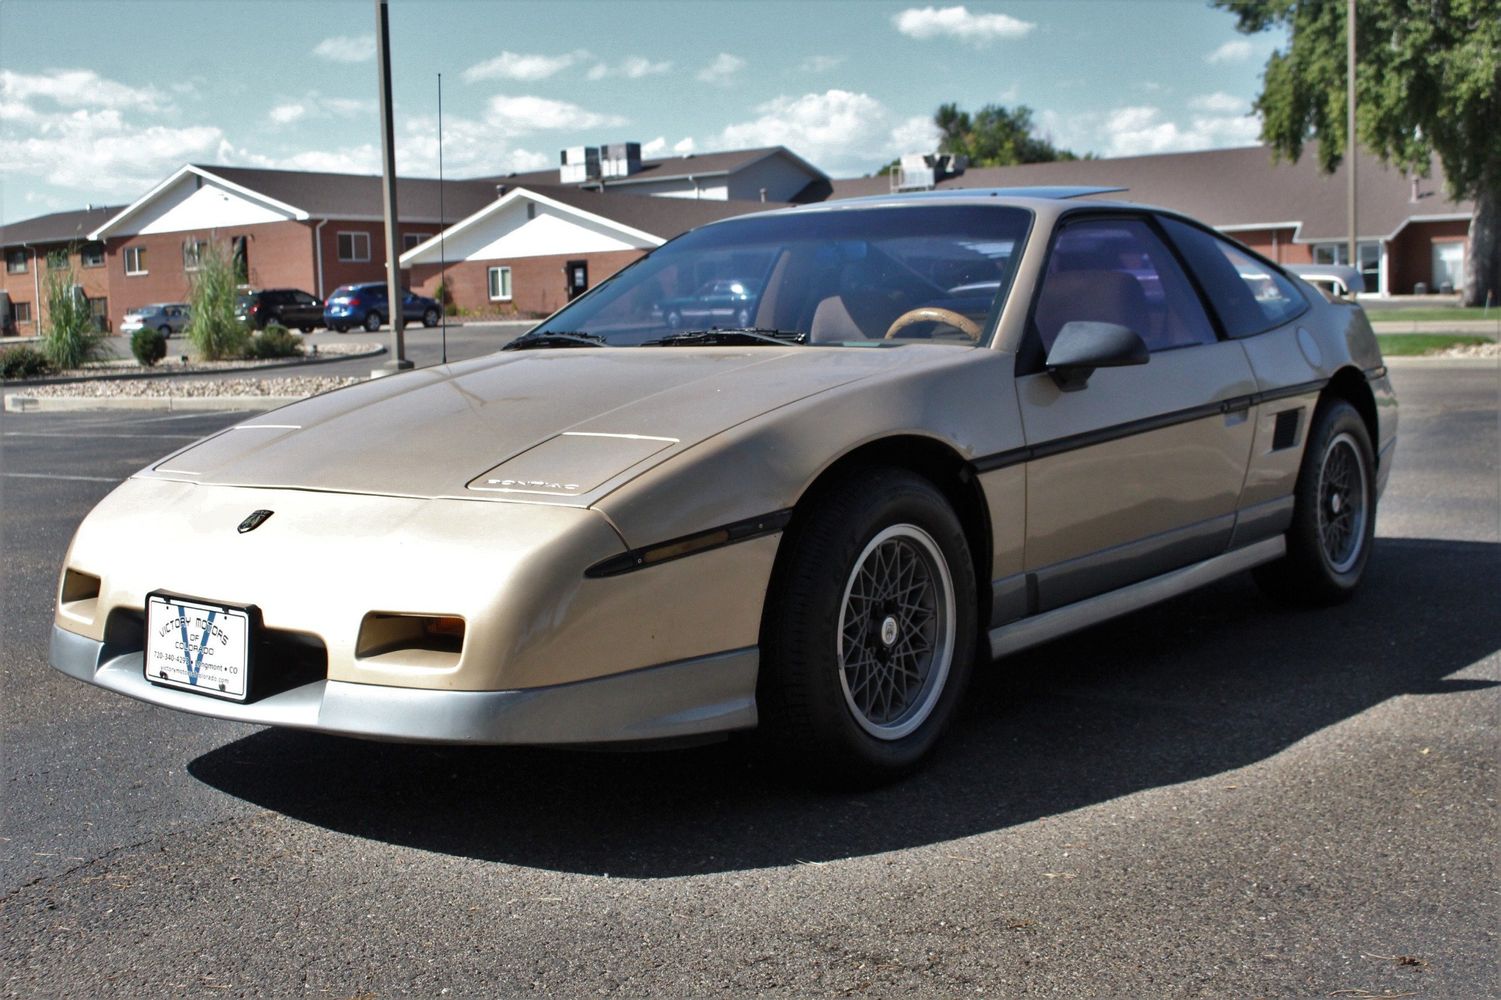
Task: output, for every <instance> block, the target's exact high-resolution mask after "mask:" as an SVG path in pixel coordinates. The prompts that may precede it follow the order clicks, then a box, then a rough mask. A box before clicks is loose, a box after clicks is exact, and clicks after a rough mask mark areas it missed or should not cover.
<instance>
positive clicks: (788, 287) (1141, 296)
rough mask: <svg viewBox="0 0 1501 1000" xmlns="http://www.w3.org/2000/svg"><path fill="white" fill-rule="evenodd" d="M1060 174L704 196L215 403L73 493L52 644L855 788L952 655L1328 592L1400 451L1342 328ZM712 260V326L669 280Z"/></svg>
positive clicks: (1310, 297)
mask: <svg viewBox="0 0 1501 1000" xmlns="http://www.w3.org/2000/svg"><path fill="white" fill-rule="evenodd" d="M1098 194H1099V192H1098V191H1089V190H1074V191H1068V190H1048V191H1013V192H1002V191H987V190H979V191H965V192H959V193H957V194H956V195H941V194H935V195H927V196H921V195H919V196H897V197H882V198H875V199H864V200H855V201H848V202H833V203H826V204H822V205H818V206H812V207H805V208H797V209H790V210H785V211H778V212H771V213H767V214H762V215H754V216H748V217H740V218H736V219H731V220H727V221H724V222H720V223H716V224H713V225H710V226H706V227H704V228H702V229H698V230H695V231H693V232H691V233H688V234H686V235H684V236H682V237H680V238H678V239H676V240H673V241H672V242H670V243H668V244H667V245H665V246H663V247H662V248H660V249H658V250H657V251H655V252H653V253H652V254H650V255H649V256H647V257H645V258H644V259H642V260H641V261H639V262H637V263H636V264H634V265H633V266H631V267H629V268H627V269H625V270H624V271H622V272H620V273H619V274H617V275H616V276H615V277H613V278H612V279H610V280H608V281H606V282H605V283H603V284H601V285H600V286H599V287H597V288H596V289H594V290H593V291H592V292H590V293H589V294H587V295H585V296H583V297H581V298H579V299H578V300H576V301H575V302H573V303H572V304H570V305H569V306H568V307H566V308H565V309H563V310H562V311H561V312H559V313H557V314H555V315H554V316H552V317H551V318H550V319H548V320H546V321H545V322H543V323H541V324H540V325H539V326H537V327H536V328H535V329H534V330H533V331H532V332H530V333H528V334H526V335H524V336H522V337H520V338H519V339H517V340H516V341H514V342H513V343H511V344H510V345H509V346H508V348H507V349H506V350H503V351H501V352H499V353H497V354H494V355H492V356H488V357H483V358H479V359H477V360H472V361H467V362H463V363H459V364H452V365H447V366H443V367H437V368H429V369H424V370H419V371H415V372H410V373H406V374H401V375H395V376H391V377H388V378H383V379H378V380H375V381H372V382H369V383H366V384H362V385H358V386H354V387H351V388H347V389H342V390H339V391H337V392H333V393H329V394H327V395H323V396H318V397H315V398H312V399H308V400H306V401H303V402H300V403H296V404H293V405H291V406H287V407H284V408H282V409H279V410H276V411H273V412H269V413H264V414H261V415H259V416H256V417H253V418H251V419H249V420H246V421H245V422H243V423H241V424H238V425H236V426H234V427H231V428H229V429H227V430H225V431H223V432H221V433H219V434H215V435H213V436H211V437H209V438H206V439H204V440H202V441H200V442H198V443H196V444H193V445H191V446H189V447H187V448H184V449H183V450H181V451H179V452H177V453H176V454H173V455H169V456H168V457H166V458H164V459H162V460H161V461H159V462H156V463H154V464H153V465H151V466H150V467H148V468H146V469H142V470H141V471H140V472H138V473H136V474H135V475H134V476H132V477H131V478H130V479H129V480H128V481H126V482H125V483H123V484H122V485H121V486H120V487H119V488H118V489H116V490H115V491H114V492H113V493H111V494H110V495H109V496H108V497H107V498H105V500H104V501H103V502H102V503H100V504H99V506H98V507H97V508H96V509H95V510H94V511H93V513H91V514H90V515H89V516H88V518H87V519H86V520H85V521H84V522H83V524H82V525H81V526H80V528H79V529H78V533H77V535H76V537H75V538H74V540H73V543H72V546H71V548H70V549H69V551H68V555H67V560H66V565H65V566H64V568H63V571H62V576H61V581H60V586H59V591H58V598H57V612H56V621H55V625H54V629H53V633H52V646H51V661H52V664H53V665H54V666H55V667H56V668H57V669H59V670H61V671H63V672H65V673H68V674H70V675H72V676H74V677H76V678H78V679H80V680H83V681H88V682H90V683H93V684H97V685H100V686H102V687H106V688H110V689H112V690H115V691H118V692H121V693H123V694H126V695H130V696H131V697H134V698H139V699H141V700H143V701H147V702H152V703H155V704H158V705H165V706H169V707H172V708H176V709H181V710H184V711H188V712H196V713H199V714H203V715H211V716H218V717H222V718H226V719H237V720H242V721H246V722H254V723H264V724H268V725H274V726H293V727H302V728H306V729H314V730H322V731H326V732H332V733H343V734H349V735H355V736H367V737H375V738H382V739H396V740H414V741H433V742H456V743H545V744H569V743H575V744H576V743H588V744H608V743H616V742H637V741H654V740H665V739H672V738H679V737H702V736H704V735H705V734H717V733H723V732H728V731H733V730H745V729H751V728H754V727H760V728H762V729H763V730H764V731H765V732H766V734H767V735H768V736H769V737H770V738H771V739H770V743H771V745H772V746H774V747H779V748H785V749H786V750H787V751H788V752H790V753H793V754H794V755H795V756H796V759H797V760H799V761H800V764H801V766H803V767H808V768H813V769H819V770H823V771H826V772H829V773H832V774H835V775H845V776H855V777H860V778H871V777H876V778H879V777H882V776H887V775H890V774H894V773H899V772H901V771H902V770H904V769H907V768H909V767H911V766H912V765H913V764H915V763H916V762H917V761H918V760H919V759H920V758H921V757H922V756H923V755H924V754H925V753H926V752H927V751H928V750H929V749H930V748H931V746H932V745H933V743H934V742H935V740H936V739H937V738H938V736H939V735H940V733H941V732H942V731H943V729H944V727H945V725H946V724H947V723H948V721H949V720H950V718H951V716H952V715H953V712H954V707H955V704H956V703H957V702H958V700H959V699H960V697H961V695H962V693H963V691H964V689H965V684H966V681H967V679H968V677H969V675H970V672H971V668H972V666H973V664H974V661H975V660H976V659H981V660H984V661H988V660H989V659H990V658H992V657H1000V656H1003V655H1005V654H1007V653H1010V652H1012V651H1015V650H1018V649H1021V648H1024V647H1027V646H1031V645H1034V644H1036V643H1040V642H1044V641H1046V640H1048V639H1050V638H1053V637H1055V636H1058V635H1061V634H1063V633H1065V632H1068V631H1070V630H1073V629H1077V628H1080V627H1083V626H1087V625H1090V624H1092V623H1095V622H1099V621H1101V620H1104V619H1106V618H1109V617H1112V616H1115V615H1119V614H1122V613H1126V612H1129V611H1131V610H1133V609H1136V608H1139V607H1141V606H1143V605H1145V604H1148V603H1150V602H1153V601H1157V600H1160V599H1163V598H1165V597H1169V596H1171V595H1174V594H1178V593H1180V592H1182V591H1184V590H1187V589H1189V588H1192V587H1195V586H1198V585H1201V584H1203V583H1205V582H1207V581H1211V580H1215V579H1218V578H1221V577H1224V576H1226V575H1228V574H1232V573H1238V572H1241V571H1245V570H1254V572H1255V574H1256V578H1257V579H1258V581H1260V582H1261V583H1262V584H1263V585H1264V586H1265V587H1267V588H1269V589H1270V590H1272V591H1274V592H1275V593H1277V594H1279V595H1282V596H1284V597H1287V598H1290V599H1296V600H1302V601H1308V602H1316V603H1328V602H1333V601H1337V600H1340V599H1342V598H1344V597H1345V596H1347V595H1348V594H1350V593H1351V591H1352V590H1353V589H1354V588H1355V587H1356V585H1357V584H1358V583H1359V581H1360V578H1361V575H1362V572H1363V570H1364V568H1365V566H1366V561H1367V559H1368V557H1369V556H1370V552H1371V547H1372V535H1373V531H1374V526H1375V514H1376V502H1377V497H1378V495H1379V494H1380V492H1381V490H1382V487H1383V486H1384V484H1385V482H1386V479H1387V476H1388V475H1389V473H1390V470H1391V463H1392V455H1393V446H1394V444H1395V439H1396V406H1395V399H1394V397H1393V395H1392V391H1391V386H1390V384H1389V382H1388V379H1387V375H1386V369H1385V368H1384V367H1383V364H1382V359H1381V356H1380V353H1379V351H1378V349H1377V347H1376V342H1375V339H1374V338H1373V336H1372V334H1371V330H1370V327H1369V325H1368V324H1367V322H1366V320H1365V317H1364V314H1363V313H1362V312H1361V310H1360V308H1359V307H1358V306H1356V305H1354V304H1351V303H1348V302H1343V301H1338V302H1330V301H1328V300H1326V299H1325V298H1324V297H1323V296H1321V295H1320V294H1318V293H1317V292H1316V291H1315V290H1314V289H1313V288H1312V287H1311V286H1309V285H1308V284H1306V283H1305V282H1303V281H1302V280H1300V279H1298V278H1297V277H1295V276H1292V275H1290V274H1288V273H1286V272H1285V271H1284V270H1283V269H1281V268H1280V267H1278V266H1277V265H1275V264H1273V263H1270V262H1268V261H1267V260H1264V259H1263V258H1261V257H1259V256H1257V255H1256V254H1255V253H1253V252H1251V251H1249V250H1248V249H1246V248H1245V247H1243V246H1241V245H1239V244H1237V243H1234V242H1231V241H1229V240H1227V239H1225V238H1223V237H1221V236H1219V235H1218V234H1216V233H1215V232H1213V231H1212V230H1209V229H1207V228H1205V227H1203V226H1200V225H1199V224H1197V223H1195V222H1193V221H1192V220H1189V219H1186V218H1183V217H1181V216H1178V215H1175V214H1173V213H1171V212H1167V211H1161V210H1155V209H1148V208H1143V207H1141V206H1137V205H1132V204H1127V203H1116V202H1109V201H1103V200H1098V199H1097V198H1093V197H1091V198H1081V197H1078V196H1080V195H1098ZM719 280H734V281H736V282H740V283H741V284H742V287H744V288H745V289H747V296H746V300H745V302H744V304H743V305H742V306H741V307H740V311H741V312H744V315H740V314H739V312H737V313H736V314H735V315H733V316H729V315H727V316H724V317H720V316H718V315H717V314H716V315H714V316H712V317H709V316H707V315H706V316H705V318H704V319H703V320H702V321H701V322H700V321H687V320H685V318H684V314H683V313H682V311H681V310H675V309H673V308H672V307H671V306H672V304H673V303H678V302H681V301H683V300H684V298H685V297H691V296H693V295H694V294H695V292H696V291H697V290H698V289H701V288H704V287H705V286H708V285H711V284H712V283H713V282H715V281H719ZM664 304H666V305H668V308H664ZM669 314H673V315H675V316H676V319H677V322H675V323H669V322H668V321H667V318H666V317H667V316H668V315H669Z"/></svg>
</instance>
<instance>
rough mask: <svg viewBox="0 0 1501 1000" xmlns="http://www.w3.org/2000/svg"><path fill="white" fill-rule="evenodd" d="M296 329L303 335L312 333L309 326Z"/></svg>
mask: <svg viewBox="0 0 1501 1000" xmlns="http://www.w3.org/2000/svg"><path fill="white" fill-rule="evenodd" d="M297 329H299V330H301V331H302V332H303V333H312V332H313V328H312V327H310V326H299V327H298V328H297Z"/></svg>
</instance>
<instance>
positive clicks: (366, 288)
mask: <svg viewBox="0 0 1501 1000" xmlns="http://www.w3.org/2000/svg"><path fill="white" fill-rule="evenodd" d="M401 293H402V299H401V314H402V316H404V317H405V318H406V320H407V322H409V323H410V322H411V321H412V320H421V321H422V325H423V326H437V325H438V320H439V319H440V318H441V317H442V315H443V307H442V306H440V305H438V302H437V300H436V299H430V298H428V297H427V296H425V295H414V294H412V293H411V292H409V291H407V290H406V289H405V288H403V289H402V290H401ZM390 318H391V305H390V303H389V302H388V301H387V297H386V284H385V282H383V281H379V282H378V281H369V282H365V283H364V284H361V285H340V286H339V287H338V288H336V289H334V293H333V294H332V295H330V296H329V297H328V301H326V302H325V303H324V304H323V325H324V326H326V327H328V328H329V329H330V330H333V331H335V332H337V333H343V332H344V331H345V330H348V329H349V328H350V327H353V326H363V327H364V328H365V329H366V330H369V331H371V332H374V331H376V330H379V329H380V325H381V324H382V323H384V322H386V321H387V320H389V319H390Z"/></svg>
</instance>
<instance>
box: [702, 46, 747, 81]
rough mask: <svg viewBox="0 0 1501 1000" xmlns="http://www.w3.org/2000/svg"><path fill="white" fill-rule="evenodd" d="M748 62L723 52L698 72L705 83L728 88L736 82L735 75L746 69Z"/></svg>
mask: <svg viewBox="0 0 1501 1000" xmlns="http://www.w3.org/2000/svg"><path fill="white" fill-rule="evenodd" d="M745 67H746V62H745V60H744V59H742V58H740V57H739V56H733V55H730V54H729V53H728V52H721V53H719V55H717V56H715V57H714V58H713V59H712V60H710V62H709V64H708V65H707V66H705V67H704V68H703V69H701V70H699V71H698V79H700V80H702V81H703V82H704V83H713V84H717V85H719V86H722V87H727V86H729V85H730V84H731V83H733V82H734V77H735V74H737V73H739V72H740V71H741V70H743V69H745Z"/></svg>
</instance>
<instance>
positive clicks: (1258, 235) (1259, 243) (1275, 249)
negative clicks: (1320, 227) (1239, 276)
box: [1225, 226, 1313, 264]
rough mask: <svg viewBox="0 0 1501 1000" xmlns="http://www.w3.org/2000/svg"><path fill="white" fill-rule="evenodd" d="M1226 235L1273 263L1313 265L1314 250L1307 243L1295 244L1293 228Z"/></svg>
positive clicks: (1249, 230) (1250, 230)
mask: <svg viewBox="0 0 1501 1000" xmlns="http://www.w3.org/2000/svg"><path fill="white" fill-rule="evenodd" d="M1225 235H1226V236H1229V237H1230V238H1231V239H1233V240H1235V241H1237V242H1239V243H1244V244H1245V245H1246V246H1248V247H1250V248H1251V249H1252V250H1255V251H1256V252H1257V253H1259V254H1261V256H1263V257H1265V258H1266V259H1267V260H1270V261H1272V262H1273V263H1277V264H1311V263H1313V248H1312V247H1310V246H1309V245H1308V244H1306V243H1294V242H1293V229H1292V227H1291V226H1287V227H1284V228H1281V229H1248V230H1245V231H1244V232H1235V233H1226V234H1225Z"/></svg>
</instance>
